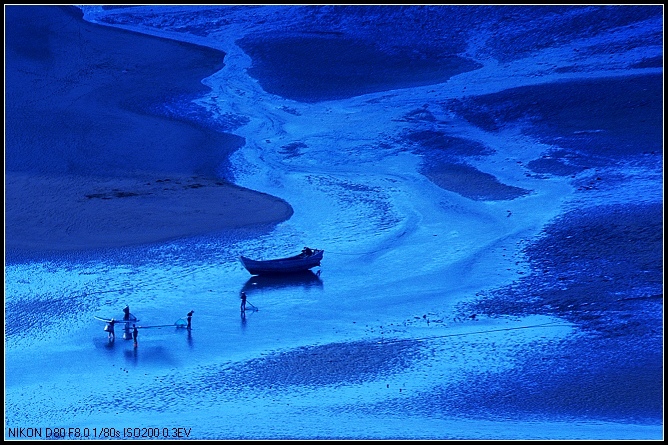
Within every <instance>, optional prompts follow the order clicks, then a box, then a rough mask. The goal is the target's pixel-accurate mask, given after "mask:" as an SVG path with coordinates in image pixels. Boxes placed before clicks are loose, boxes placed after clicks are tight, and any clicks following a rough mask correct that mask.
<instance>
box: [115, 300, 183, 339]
mask: <svg viewBox="0 0 668 445" xmlns="http://www.w3.org/2000/svg"><path fill="white" fill-rule="evenodd" d="M194 313H195V311H190V312H188V314H186V317H187V320H188V325H187V327H186V329H188V330H190V329H191V327H192V317H193V314H194ZM136 319H137V318H136V317H134V316H133V315H132V314H131V313H130V306H128V305H126V306H125V307H124V308H123V324H124V325H125V335H127V336H128V337H129V335H130V323H129V321H131V320H136ZM116 323H117V321H116V320H115V319H114V318H112V319H111V320H109V321H108V322H107V324H106V326H105V327H104V330H105V331H107V334H108V338H109V341H114V340H116V333H115V332H114V325H115V324H116ZM138 336H139V330H138V329H137V325H136V324H134V323H133V324H132V341H133V342H134V346H135V348H136V347H137V337H138ZM124 338H126V337H124Z"/></svg>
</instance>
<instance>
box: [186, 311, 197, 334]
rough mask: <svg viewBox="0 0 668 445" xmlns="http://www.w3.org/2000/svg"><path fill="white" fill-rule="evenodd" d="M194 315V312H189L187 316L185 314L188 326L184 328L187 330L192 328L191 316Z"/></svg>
mask: <svg viewBox="0 0 668 445" xmlns="http://www.w3.org/2000/svg"><path fill="white" fill-rule="evenodd" d="M194 313H195V311H190V312H188V314H187V317H188V326H186V329H188V330H190V328H191V327H192V318H193V314H194Z"/></svg>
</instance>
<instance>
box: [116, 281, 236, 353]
mask: <svg viewBox="0 0 668 445" xmlns="http://www.w3.org/2000/svg"><path fill="white" fill-rule="evenodd" d="M245 312H246V292H243V291H242V292H241V314H242V316H243V315H244V314H245ZM194 313H195V311H190V312H188V313H187V314H186V320H187V323H188V324H187V325H186V329H188V330H191V329H192V318H193V314H194ZM132 320H136V317H134V316H133V315H132V314H131V313H130V306H128V305H126V306H125V307H124V308H123V324H124V325H125V335H128V336H129V335H130V323H129V321H132ZM116 323H118V322H117V321H116V320H115V319H114V318H112V319H111V320H109V321H108V322H107V324H106V326H105V327H104V330H105V331H107V334H108V337H109V341H114V340H115V339H116V334H115V332H114V325H115V324H116ZM138 336H139V330H138V329H137V325H136V324H132V340H133V341H134V346H135V348H136V347H137V337H138Z"/></svg>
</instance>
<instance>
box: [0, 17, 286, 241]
mask: <svg viewBox="0 0 668 445" xmlns="http://www.w3.org/2000/svg"><path fill="white" fill-rule="evenodd" d="M6 15H7V18H8V20H7V26H8V27H9V32H8V33H7V35H8V36H9V37H10V38H8V40H7V43H6V51H7V53H6V92H5V100H6V120H5V125H6V133H5V247H6V249H7V252H10V251H12V252H14V251H19V252H20V251H26V252H32V253H33V254H35V253H38V252H40V251H45V252H46V251H69V250H72V251H73V250H77V251H78V250H87V249H98V248H107V247H118V246H129V245H138V244H145V243H154V242H160V241H163V240H170V239H174V238H180V237H188V236H195V235H202V234H208V233H213V232H217V231H220V230H224V229H228V228H238V227H242V226H249V225H255V224H275V223H278V222H280V221H283V220H285V219H287V218H289V217H290V216H291V215H292V208H291V207H290V205H289V204H288V203H286V202H285V201H283V200H280V199H278V198H274V197H272V196H269V195H266V194H263V193H258V192H254V191H252V190H247V189H243V188H240V187H237V186H235V185H233V184H230V183H229V182H226V181H224V180H221V179H219V178H218V176H219V175H220V173H221V171H220V169H221V168H223V167H221V166H224V165H226V162H227V158H228V156H229V155H230V153H232V152H233V151H234V150H236V149H237V148H239V147H240V146H242V145H243V143H244V141H243V139H242V138H240V137H238V136H235V135H233V134H229V133H221V132H220V131H215V130H212V129H209V128H204V127H203V126H201V125H200V124H199V123H198V122H194V121H190V120H183V119H180V118H177V117H173V116H172V117H168V116H166V115H164V113H163V112H161V111H160V110H161V109H162V108H163V107H164V104H165V103H169V104H172V105H173V104H179V105H178V106H181V107H182V106H188V105H187V104H188V102H189V100H190V99H189V98H191V97H197V96H198V95H200V94H201V93H202V92H205V91H206V90H207V87H206V86H204V85H203V84H202V83H201V81H202V79H204V78H205V77H207V76H209V75H211V74H213V73H215V72H216V71H217V70H219V69H220V68H221V67H222V66H223V63H224V62H223V61H224V58H223V57H224V53H221V52H220V51H216V50H213V49H210V48H203V47H197V46H194V45H187V44H183V43H180V42H174V41H170V40H166V39H158V38H155V37H150V36H144V35H141V34H137V33H131V32H127V31H122V30H118V29H113V28H107V27H104V26H99V25H94V24H90V23H88V22H85V21H84V20H83V19H82V14H81V12H80V11H79V10H78V9H77V8H74V7H54V6H46V7H43V6H9V7H7V8H6Z"/></svg>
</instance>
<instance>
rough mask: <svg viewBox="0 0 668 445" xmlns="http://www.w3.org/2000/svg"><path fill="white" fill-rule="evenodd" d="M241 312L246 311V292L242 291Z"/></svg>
mask: <svg viewBox="0 0 668 445" xmlns="http://www.w3.org/2000/svg"><path fill="white" fill-rule="evenodd" d="M241 312H244V313H245V312H246V292H241Z"/></svg>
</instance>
